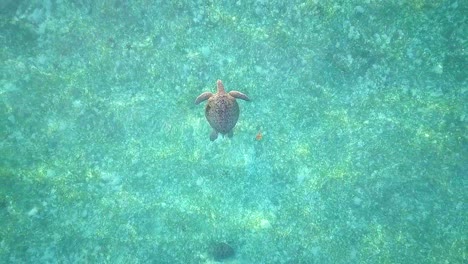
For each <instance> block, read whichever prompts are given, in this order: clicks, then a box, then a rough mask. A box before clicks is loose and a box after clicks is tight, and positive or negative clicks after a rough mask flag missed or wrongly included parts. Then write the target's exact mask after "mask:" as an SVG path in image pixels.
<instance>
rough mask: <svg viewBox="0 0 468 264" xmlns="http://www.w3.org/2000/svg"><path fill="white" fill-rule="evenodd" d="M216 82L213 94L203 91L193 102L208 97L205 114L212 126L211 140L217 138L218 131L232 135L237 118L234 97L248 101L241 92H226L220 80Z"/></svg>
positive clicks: (237, 109) (237, 107) (198, 101)
mask: <svg viewBox="0 0 468 264" xmlns="http://www.w3.org/2000/svg"><path fill="white" fill-rule="evenodd" d="M216 84H217V85H218V91H217V92H216V93H215V94H213V93H211V92H204V93H202V94H200V95H199V96H198V97H197V99H196V100H195V104H199V103H200V102H203V101H205V100H207V99H208V103H207V104H206V108H205V116H206V119H207V120H208V123H210V126H211V127H212V128H213V131H212V132H211V134H210V140H211V141H213V140H215V139H216V138H218V133H221V134H222V135H226V134H227V135H228V137H232V129H233V128H234V126H235V125H236V122H237V119H239V105H238V104H237V102H236V98H239V99H242V100H245V101H250V99H249V97H247V95H245V94H243V93H241V92H238V91H230V92H229V93H226V91H225V90H224V85H223V82H221V80H218V81H217V82H216Z"/></svg>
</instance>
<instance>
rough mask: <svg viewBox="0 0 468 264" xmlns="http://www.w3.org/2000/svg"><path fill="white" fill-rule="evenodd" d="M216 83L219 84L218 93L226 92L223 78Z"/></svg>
mask: <svg viewBox="0 0 468 264" xmlns="http://www.w3.org/2000/svg"><path fill="white" fill-rule="evenodd" d="M216 85H217V86H218V94H224V93H226V91H225V90H224V84H223V82H222V81H221V80H218V81H217V82H216Z"/></svg>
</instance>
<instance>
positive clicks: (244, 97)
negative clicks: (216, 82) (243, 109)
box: [229, 91, 250, 101]
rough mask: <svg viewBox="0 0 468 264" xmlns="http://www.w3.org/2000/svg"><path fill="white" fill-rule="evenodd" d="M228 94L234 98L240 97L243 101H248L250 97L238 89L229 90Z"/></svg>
mask: <svg viewBox="0 0 468 264" xmlns="http://www.w3.org/2000/svg"><path fill="white" fill-rule="evenodd" d="M229 94H230V95H231V96H232V97H234V98H238V99H242V100H245V101H250V98H249V97H248V96H247V95H245V94H243V93H241V92H239V91H230V92H229Z"/></svg>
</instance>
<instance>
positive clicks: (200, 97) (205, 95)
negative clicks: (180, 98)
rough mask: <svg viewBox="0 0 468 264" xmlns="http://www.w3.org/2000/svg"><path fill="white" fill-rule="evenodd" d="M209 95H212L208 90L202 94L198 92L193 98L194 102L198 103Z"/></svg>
mask: <svg viewBox="0 0 468 264" xmlns="http://www.w3.org/2000/svg"><path fill="white" fill-rule="evenodd" d="M211 96H213V94H212V93H210V92H204V93H202V94H200V95H199V96H198V97H197V99H195V104H199V103H201V102H203V101H205V100H207V99H208V98H210V97H211Z"/></svg>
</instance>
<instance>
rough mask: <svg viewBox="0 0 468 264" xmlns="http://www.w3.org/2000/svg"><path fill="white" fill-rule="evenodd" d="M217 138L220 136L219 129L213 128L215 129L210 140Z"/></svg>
mask: <svg viewBox="0 0 468 264" xmlns="http://www.w3.org/2000/svg"><path fill="white" fill-rule="evenodd" d="M217 138H218V131H216V130H214V129H213V130H212V131H211V134H210V140H211V141H215V139H217Z"/></svg>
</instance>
